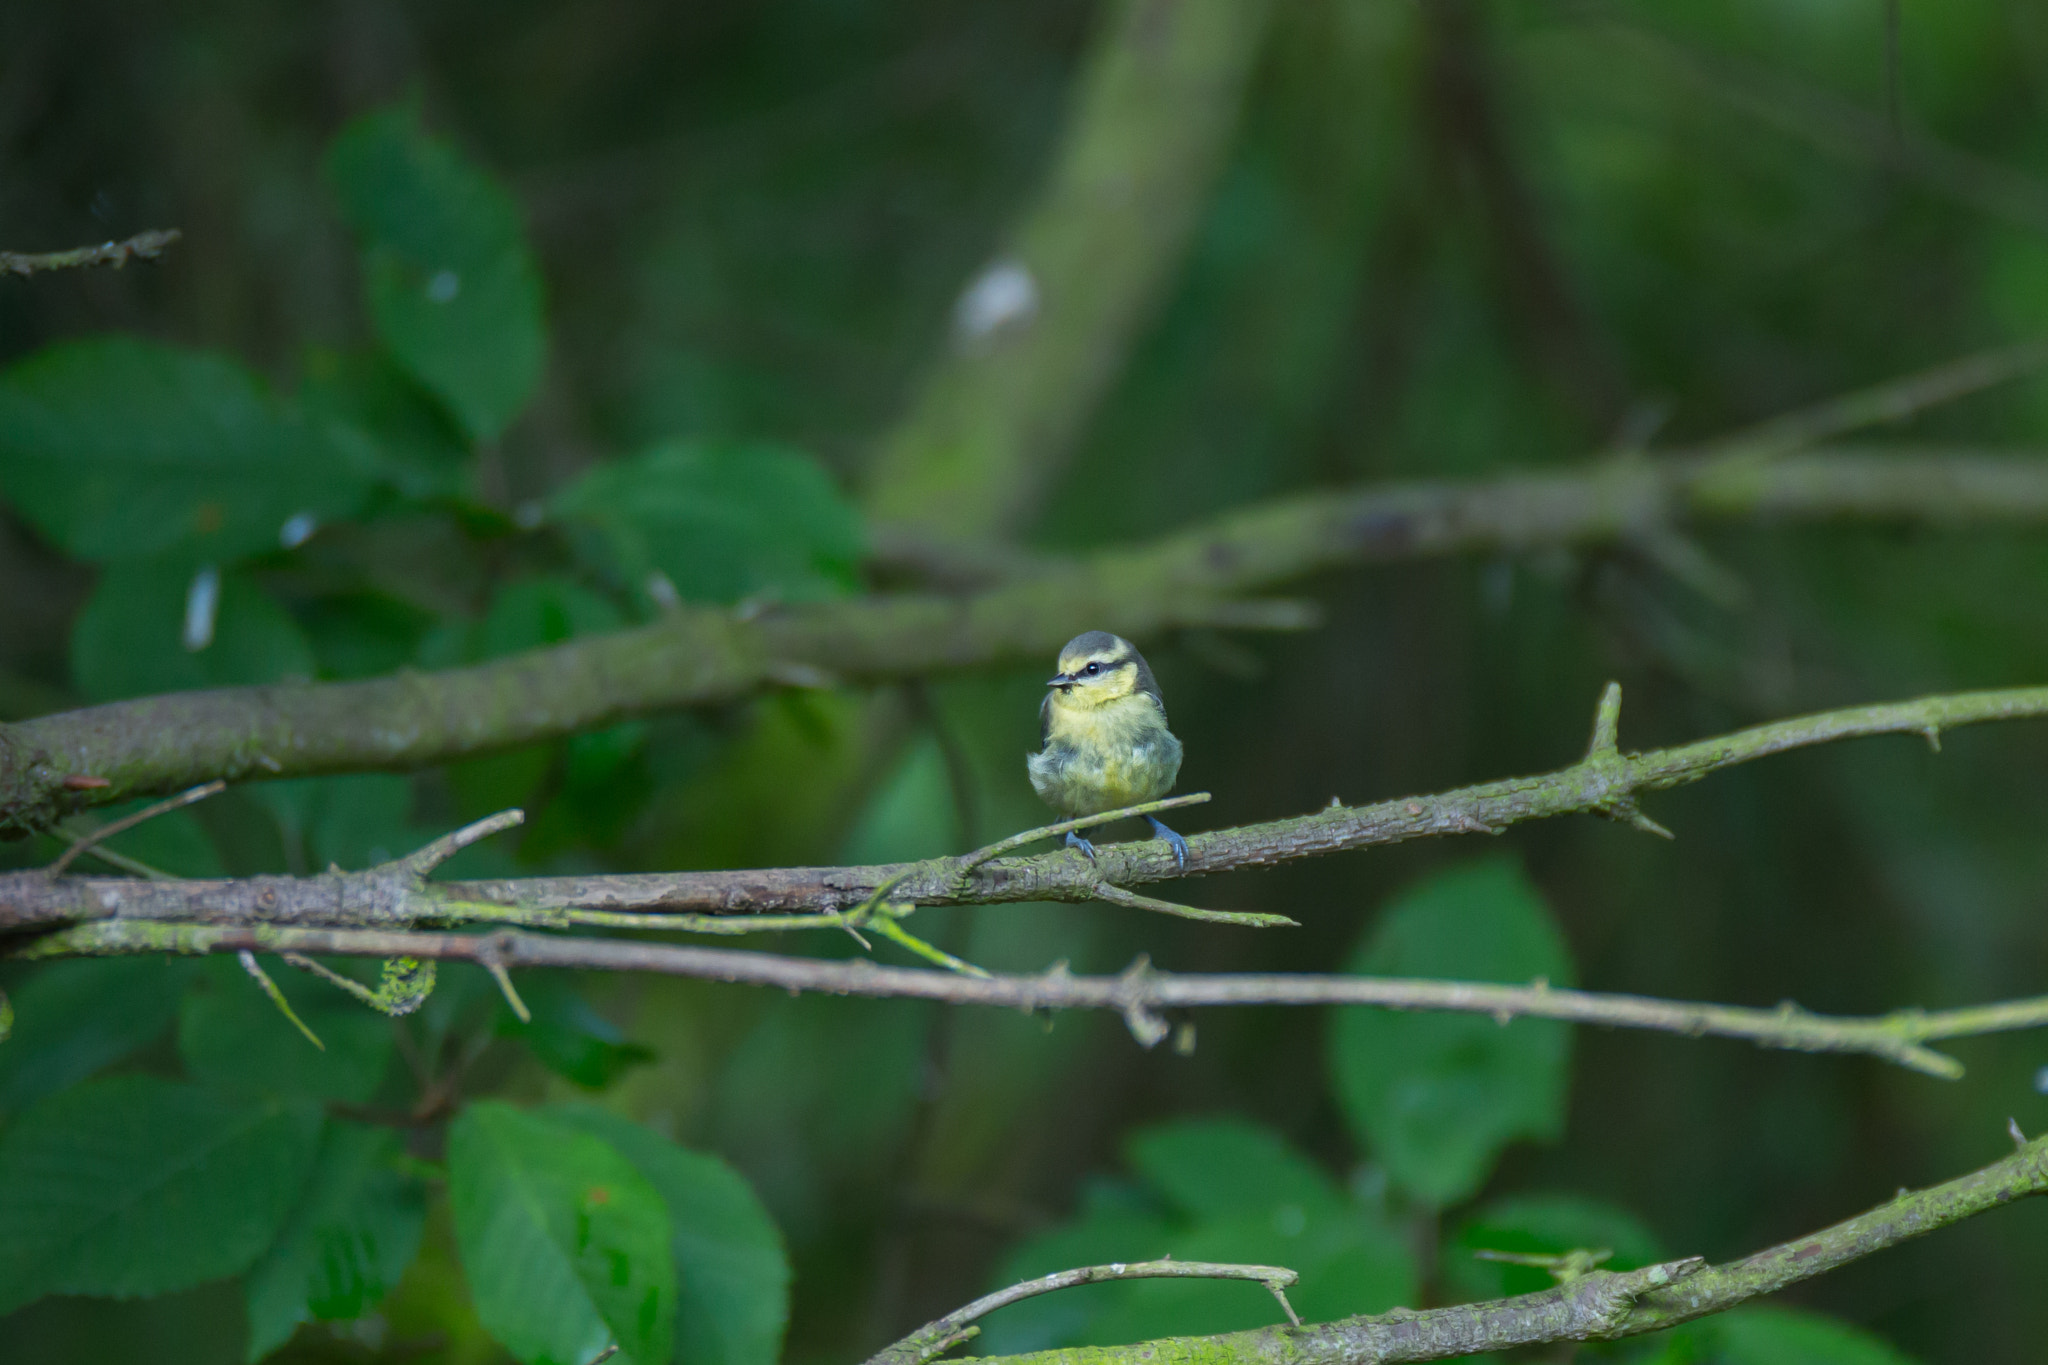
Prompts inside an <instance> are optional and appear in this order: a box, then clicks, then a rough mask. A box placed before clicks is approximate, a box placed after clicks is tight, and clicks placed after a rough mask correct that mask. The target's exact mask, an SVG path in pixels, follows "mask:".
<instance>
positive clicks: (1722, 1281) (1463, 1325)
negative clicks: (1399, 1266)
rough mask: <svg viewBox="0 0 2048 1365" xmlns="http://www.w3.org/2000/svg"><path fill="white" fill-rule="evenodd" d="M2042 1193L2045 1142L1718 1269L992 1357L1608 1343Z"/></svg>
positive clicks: (1280, 1361) (1436, 1353)
mask: <svg viewBox="0 0 2048 1365" xmlns="http://www.w3.org/2000/svg"><path fill="white" fill-rule="evenodd" d="M2044 1192H2048V1139H2042V1140H2037V1141H2035V1142H2033V1143H2030V1144H2028V1146H2027V1147H2026V1148H2024V1149H2023V1150H2021V1151H2019V1152H2016V1153H2014V1154H2013V1155H2011V1156H2009V1157H2007V1158H2005V1159H2004V1160H2003V1161H1999V1162H1995V1163H1993V1164H1992V1165H1989V1166H1986V1167H1984V1168H1982V1169H1981V1170H1977V1171H1973V1172H1971V1173H1970V1174H1968V1175H1965V1176H1961V1177H1959V1178H1957V1179H1955V1180H1950V1181H1947V1182H1945V1183H1943V1184H1940V1185H1936V1186H1934V1187H1933V1188H1932V1189H1927V1190H1921V1191H1918V1192H1917V1193H1915V1192H1911V1191H1904V1190H1902V1191H1900V1193H1899V1196H1898V1197H1897V1198H1896V1199H1893V1200H1891V1201H1890V1202H1889V1203H1886V1204H1883V1205H1881V1206H1879V1207H1878V1208H1875V1209H1872V1210H1871V1211H1870V1212H1869V1213H1865V1214H1862V1215H1860V1216H1858V1217H1855V1218H1851V1219H1849V1220H1847V1221H1846V1222H1841V1223H1837V1224H1835V1225H1834V1226H1833V1227H1829V1228H1823V1229H1822V1230H1820V1231H1819V1232H1815V1233H1811V1234H1809V1235H1807V1236H1804V1237H1798V1238H1795V1239H1793V1240H1792V1241H1789V1242H1784V1243H1781V1244H1779V1245H1777V1246H1774V1247H1771V1248H1770V1249H1768V1250H1765V1251H1760V1252H1758V1253H1756V1254H1755V1255H1753V1256H1748V1257H1744V1258H1743V1259H1741V1260H1739V1261H1730V1262H1727V1263H1725V1264H1722V1265H1709V1264H1707V1262H1706V1261H1705V1260H1703V1259H1701V1258H1699V1257H1692V1258H1688V1259H1686V1260H1682V1261H1671V1262H1667V1263H1665V1264H1662V1265H1653V1266H1645V1267H1644V1268H1642V1269H1640V1270H1626V1271H1606V1270H1594V1271H1591V1272H1590V1273H1587V1274H1583V1275H1579V1276H1577V1277H1575V1278H1573V1279H1572V1280H1570V1281H1569V1282H1567V1283H1563V1284H1559V1285H1557V1286H1555V1287H1554V1288H1551V1289H1545V1290H1541V1291H1539V1292H1537V1293H1534V1294H1523V1295H1520V1296H1518V1297H1516V1298H1511V1299H1489V1300H1487V1301H1486V1302H1483V1303H1467V1304H1460V1305H1458V1306H1456V1307H1452V1308H1430V1309H1425V1310H1423V1311H1421V1312H1416V1311H1413V1310H1410V1309H1402V1308H1397V1309H1395V1310H1394V1311H1393V1312H1391V1313H1382V1314H1378V1315H1375V1316H1371V1317H1355V1318H1344V1319H1342V1320H1340V1321H1337V1322H1331V1323H1322V1324H1317V1325H1313V1326H1309V1327H1293V1326H1288V1327H1278V1326H1275V1327H1264V1328H1259V1329H1257V1330H1254V1331H1248V1332H1231V1333H1227V1334H1224V1335H1221V1336H1211V1337H1193V1338H1178V1339H1175V1340H1174V1341H1173V1342H1172V1343H1171V1344H1172V1346H1173V1347H1174V1348H1175V1349H1174V1351H1173V1353H1172V1355H1171V1356H1170V1357H1168V1356H1167V1355H1166V1353H1165V1352H1162V1351H1161V1349H1160V1347H1161V1345H1162V1343H1159V1342H1140V1343H1137V1344H1135V1345H1130V1346H1083V1347H1073V1348H1068V1349H1064V1350H1052V1351H1042V1352H1038V1353H1036V1354H1034V1355H1031V1356H1009V1357H1004V1356H996V1357H991V1358H990V1360H991V1361H992V1362H993V1361H1003V1360H1008V1361H1018V1362H1021V1361H1025V1360H1029V1361H1031V1362H1033V1365H1157V1362H1158V1361H1160V1360H1161V1359H1162V1358H1170V1359H1174V1360H1218V1361H1259V1362H1263V1365H1389V1362H1394V1361H1422V1360H1446V1359H1452V1358H1455V1357H1460V1356H1467V1355H1473V1354H1476V1353H1479V1352H1489V1351H1506V1350H1511V1349H1513V1348H1515V1347H1519V1346H1535V1345H1542V1344H1544V1343H1548V1342H1561V1341H1612V1340H1617V1339H1619V1338H1623V1337H1633V1336H1640V1335H1641V1334H1643V1333H1645V1332H1655V1331H1659V1330H1661V1329H1663V1328H1666V1327H1671V1326H1675V1325H1677V1324H1678V1323H1681V1322H1689V1321H1692V1320H1693V1319H1695V1318H1702V1317H1706V1316H1708V1315H1709V1314H1713V1313H1720V1312H1725V1311H1726V1310H1727V1309H1730V1308H1733V1307H1735V1306H1736V1305H1738V1304H1742V1303H1747V1302H1749V1301H1750V1300H1752V1299H1757V1298H1761V1297H1762V1296H1764V1295H1766V1294H1773V1293H1776V1292H1777V1291H1779V1290H1781V1289H1783V1288H1785V1287H1786V1286H1788V1285H1792V1284H1796V1283H1798V1282H1799V1281H1801V1280H1806V1279H1811V1278H1813V1277H1814V1276H1816V1275H1819V1274H1822V1273H1824V1272H1826V1271H1829V1270H1834V1269H1836V1268H1837V1267H1840V1266H1843V1265H1846V1264H1848V1263H1849V1262H1851V1261H1855V1260H1860V1259H1861V1258H1863V1257H1865V1256H1869V1255H1871V1254H1873V1253H1875V1252H1878V1251H1883V1250H1885V1249H1887V1248H1889V1247H1893V1246H1897V1245H1898V1244H1899V1243H1901V1242H1904V1241H1908V1240H1910V1239H1912V1238H1914V1237H1918V1236H1920V1235H1922V1234H1923V1233H1928V1232H1932V1231H1934V1230H1935V1229H1936V1228H1941V1227H1947V1226H1949V1225H1950V1224H1953V1223H1959V1222H1961V1221H1963V1220H1964V1219H1966V1218H1972V1217H1975V1216H1976V1215H1978V1214H1980V1213H1985V1212H1988V1211H1989V1210H1991V1209H1994V1208H1998V1207H2000V1206H2002V1205H2005V1204H2009V1203H2012V1202H2014V1201H2015V1200H2018V1199H2024V1198H2026V1197H2027V1196H2029V1195H2036V1194H2041V1193H2044ZM940 1321H941V1322H943V1321H944V1319H941V1320H940ZM937 1325H938V1324H936V1323H935V1324H933V1326H937ZM924 1330H925V1331H929V1330H930V1328H926V1329H924ZM921 1335H922V1334H921V1333H920V1336H921ZM913 1339H915V1338H913ZM895 1349H896V1348H894V1347H892V1348H891V1350H892V1351H893V1350H895ZM878 1359H879V1357H878ZM898 1361H900V1362H901V1365H912V1358H911V1357H899V1358H897V1360H892V1361H891V1362H890V1365H898Z"/></svg>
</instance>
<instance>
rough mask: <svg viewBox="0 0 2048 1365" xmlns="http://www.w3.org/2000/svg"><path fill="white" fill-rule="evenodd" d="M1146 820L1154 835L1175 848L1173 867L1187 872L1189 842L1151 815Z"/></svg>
mask: <svg viewBox="0 0 2048 1365" xmlns="http://www.w3.org/2000/svg"><path fill="white" fill-rule="evenodd" d="M1145 820H1146V822H1147V823H1148V824H1150V825H1151V826H1152V832H1153V833H1154V834H1156V835H1158V836H1159V837H1160V838H1162V839H1164V840H1166V842H1167V843H1169V844H1171V845H1172V846H1173V865H1174V866H1175V867H1178V868H1180V869H1181V870H1182V871H1183V872H1185V871H1186V870H1187V866H1188V841H1187V840H1185V839H1183V838H1181V837H1180V836H1179V835H1178V834H1175V833H1174V832H1173V831H1172V830H1170V829H1168V828H1167V827H1166V826H1165V825H1162V824H1160V823H1159V821H1157V820H1155V819H1153V818H1152V817H1151V816H1149V815H1148V816H1146V817H1145Z"/></svg>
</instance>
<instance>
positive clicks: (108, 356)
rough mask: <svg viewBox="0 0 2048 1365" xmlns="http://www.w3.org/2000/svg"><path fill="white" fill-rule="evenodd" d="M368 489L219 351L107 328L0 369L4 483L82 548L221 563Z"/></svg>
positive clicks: (55, 531)
mask: <svg viewBox="0 0 2048 1365" xmlns="http://www.w3.org/2000/svg"><path fill="white" fill-rule="evenodd" d="M367 491H368V485H367V483H366V482H365V481H364V480H363V479H362V478H361V477H360V475H358V474H357V473H356V472H355V471H354V470H353V469H352V468H351V467H350V466H349V464H348V462H347V461H346V460H343V459H338V458H336V454H335V451H334V450H333V448H332V447H331V446H330V445H329V444H328V442H327V441H326V439H325V438H324V436H322V434H321V433H320V431H319V430H318V429H316V428H313V427H310V426H308V425H306V424H304V423H302V422H300V421H299V420H298V419H297V418H295V417H294V416H293V415H292V414H291V413H289V412H288V411H287V410H286V409H285V408H284V407H283V406H281V405H280V404H279V403H278V402H277V401H276V400H275V399H274V398H272V397H271V396H270V394H269V393H268V392H267V391H266V390H265V389H264V388H263V386H262V384H261V383H260V382H259V381H258V380H257V379H256V378H255V376H253V375H251V374H249V373H248V372H247V371H246V370H244V369H242V368H241V367H240V366H239V365H236V364H235V363H234V362H232V361H230V360H227V359H225V358H223V357H220V356H214V355H207V354H203V353H200V352H195V351H183V350H178V349H176V348H173V347H169V346H161V345H158V344H156V343H154V342H146V341H137V340H133V339H130V338H126V337H105V338H99V339H95V340H89V341H77V342H67V343H64V344H61V345H57V346H52V347H49V348H47V349H45V350H43V351H40V352H38V353H37V354H36V355H34V356H32V357H30V358H29V359H28V360H25V361H23V362H22V363H20V364H18V365H16V366H14V367H12V368H11V369H9V370H8V371H7V373H6V374H5V375H4V376H0V493H4V494H5V495H6V496H7V498H8V500H9V501H11V502H12V503H13V504H14V506H15V507H16V508H18V509H19V510H20V511H21V513H22V514H23V515H24V516H26V517H27V518H28V519H29V521H30V522H32V523H33V524H34V525H35V526H36V528H37V529H38V530H40V531H41V532H42V533H43V534H44V535H46V536H48V537H49V538H50V539H51V540H52V541H54V542H56V543H57V544H58V545H59V546H61V547H63V549H64V550H65V551H66V552H68V553H70V554H72V555H75V556H77V557H78V558H80V559H104V560H112V559H135V558H142V557H146V556H154V555H165V554H174V555H175V556H176V557H177V558H178V559H179V560H180V561H181V562H182V563H184V564H186V565H187V566H190V565H194V564H201V563H216V564H226V563H230V562H232V561H234V560H237V559H241V558H244V557H246V556H248V555H251V554H255V553H259V552H262V551H265V550H274V549H276V548H277V547H278V544H279V535H280V533H281V532H282V530H283V528H284V526H285V524H286V523H287V522H289V521H290V520H291V519H292V518H294V517H297V516H302V515H310V516H312V517H313V518H315V519H316V520H319V521H326V520H332V519H334V518H337V517H342V516H346V515H349V514H351V513H352V512H353V511H354V510H355V509H356V508H357V507H358V506H360V505H361V503H362V500H363V497H364V495H365V493H367Z"/></svg>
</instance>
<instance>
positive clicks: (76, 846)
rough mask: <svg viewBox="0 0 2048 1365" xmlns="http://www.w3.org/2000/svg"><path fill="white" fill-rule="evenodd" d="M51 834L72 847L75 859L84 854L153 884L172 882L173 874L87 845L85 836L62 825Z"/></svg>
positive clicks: (140, 861) (134, 859)
mask: <svg viewBox="0 0 2048 1365" xmlns="http://www.w3.org/2000/svg"><path fill="white" fill-rule="evenodd" d="M50 832H51V833H52V834H55V835H56V836H57V837H58V838H59V839H62V840H63V841H64V842H65V843H67V844H70V845H71V847H72V856H73V857H76V856H78V855H79V854H81V853H82V854H84V855H85V856H86V857H88V858H97V859H99V860H100V861H101V862H103V863H105V864H106V865H107V866H108V867H118V868H120V869H121V870H122V871H123V872H126V873H129V874H130V875H132V876H136V877H146V878H148V879H149V880H150V881H153V882H165V881H169V880H171V874H170V873H168V872H166V871H164V870H163V869H162V868H158V867H151V866H150V865H149V864H148V863H145V862H143V861H142V859H140V858H131V857H129V856H128V855H127V854H125V853H116V852H115V851H114V850H113V849H111V848H100V847H97V846H93V845H88V844H87V843H86V840H85V836H84V835H82V834H73V833H72V832H71V831H70V830H68V829H65V828H64V827H63V826H61V825H59V826H58V827H57V828H56V829H54V830H52V831H50Z"/></svg>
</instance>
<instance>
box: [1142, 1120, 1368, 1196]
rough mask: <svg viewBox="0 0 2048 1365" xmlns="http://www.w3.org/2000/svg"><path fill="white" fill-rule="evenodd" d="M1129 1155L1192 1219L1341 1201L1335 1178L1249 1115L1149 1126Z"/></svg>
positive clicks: (1161, 1191)
mask: <svg viewBox="0 0 2048 1365" xmlns="http://www.w3.org/2000/svg"><path fill="white" fill-rule="evenodd" d="M1124 1154H1125V1157H1126V1159H1127V1160H1128V1161H1129V1162H1130V1165H1131V1168H1132V1169H1133V1170H1135V1171H1137V1172H1138V1173H1139V1174H1140V1175H1143V1176H1144V1177H1145V1178H1146V1180H1147V1181H1149V1182H1150V1183H1151V1185H1152V1187H1153V1188H1154V1189H1156V1190H1158V1191H1159V1192H1160V1194H1162V1195H1164V1196H1165V1198H1166V1200H1167V1202H1169V1203H1170V1204H1172V1205H1173V1206H1174V1207H1175V1208H1177V1209H1179V1210H1180V1211H1181V1212H1182V1213H1185V1214H1187V1215H1189V1216H1191V1217H1195V1218H1202V1219H1216V1218H1229V1217H1234V1216H1237V1215H1240V1214H1270V1213H1272V1212H1273V1211H1274V1210H1276V1209H1282V1208H1287V1207H1295V1208H1302V1209H1307V1208H1323V1207H1328V1206H1330V1205H1334V1204H1337V1203H1339V1202H1341V1200H1342V1199H1343V1196H1342V1195H1341V1194H1340V1193H1339V1191H1338V1189H1337V1187H1336V1186H1335V1185H1334V1184H1333V1183H1332V1182H1331V1180H1330V1178H1329V1177H1328V1176H1326V1175H1324V1174H1323V1172H1322V1171H1321V1170H1320V1169H1318V1168H1317V1167H1316V1165H1315V1163H1313V1162H1311V1161H1310V1160H1308V1158H1306V1157H1304V1156H1303V1155H1302V1154H1301V1153H1300V1152H1298V1151H1296V1150H1295V1149H1294V1148H1293V1147H1292V1146H1290V1145H1288V1143H1287V1140H1286V1139H1285V1138H1283V1137H1281V1136H1280V1135H1279V1134H1278V1133H1276V1132H1274V1131H1273V1130H1272V1129H1270V1128H1266V1127H1263V1126H1261V1125H1259V1124H1256V1123H1252V1122H1250V1121H1249V1120H1246V1119H1236V1118H1219V1119H1199V1120H1191V1121H1187V1122H1181V1123H1169V1124H1165V1125H1163V1126H1161V1127H1158V1128H1150V1129H1147V1130H1146V1131H1144V1132H1142V1133H1139V1134H1138V1135H1137V1136H1135V1137H1133V1138H1132V1139H1131V1140H1130V1141H1129V1142H1128V1143H1127V1144H1125V1147H1124Z"/></svg>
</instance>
